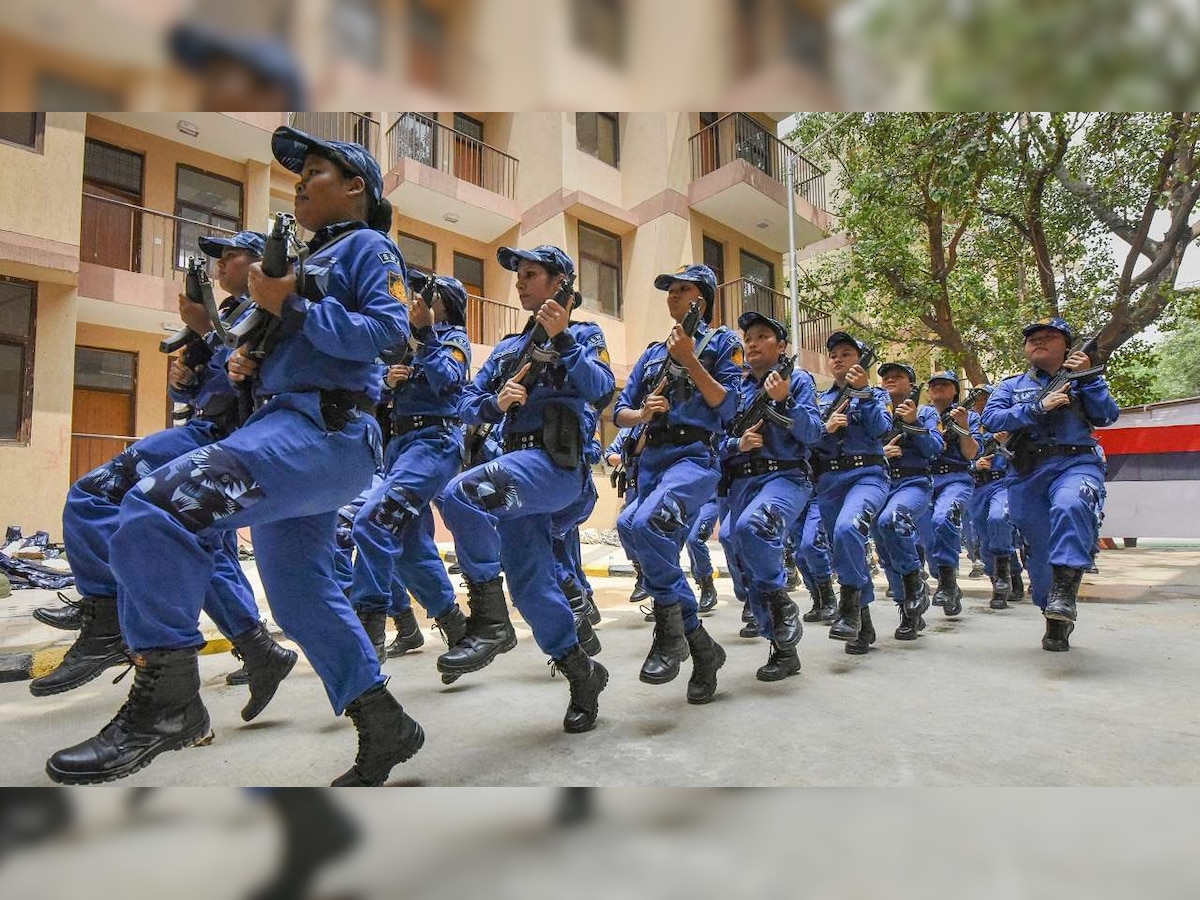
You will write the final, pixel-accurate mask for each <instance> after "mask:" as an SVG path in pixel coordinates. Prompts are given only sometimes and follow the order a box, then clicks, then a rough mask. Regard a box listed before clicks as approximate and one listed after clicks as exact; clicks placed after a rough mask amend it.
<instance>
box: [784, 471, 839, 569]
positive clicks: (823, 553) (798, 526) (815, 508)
mask: <svg viewBox="0 0 1200 900" xmlns="http://www.w3.org/2000/svg"><path fill="white" fill-rule="evenodd" d="M792 546H793V548H794V549H795V552H796V562H797V563H798V564H799V566H800V574H801V576H803V578H804V583H805V584H806V585H807V586H808V589H809V590H812V589H813V588H814V586H815V585H816V583H817V582H821V581H829V580H831V579H832V578H833V564H832V562H830V559H829V540H828V539H827V538H826V537H825V529H824V528H822V527H821V507H820V504H818V503H817V499H816V493H815V492H814V494H813V496H812V497H811V498H810V499H809V501H808V507H807V508H806V509H805V510H804V514H803V515H801V516H800V517H799V518H798V519H797V520H796V521H795V523H794V524H793V525H792ZM810 581H811V582H812V583H810Z"/></svg>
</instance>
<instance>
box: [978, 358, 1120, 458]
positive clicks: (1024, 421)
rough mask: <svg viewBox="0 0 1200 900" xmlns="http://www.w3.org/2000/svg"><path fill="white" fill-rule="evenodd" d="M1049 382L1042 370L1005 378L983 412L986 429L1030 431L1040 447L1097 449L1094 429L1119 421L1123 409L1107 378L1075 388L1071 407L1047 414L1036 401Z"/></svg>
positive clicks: (1074, 386)
mask: <svg viewBox="0 0 1200 900" xmlns="http://www.w3.org/2000/svg"><path fill="white" fill-rule="evenodd" d="M1049 381H1050V376H1049V375H1047V374H1046V373H1045V372H1043V371H1041V370H1040V369H1030V370H1029V371H1027V372H1025V373H1023V374H1021V375H1013V376H1012V377H1010V378H1005V379H1004V380H1003V381H1001V382H1000V383H999V384H998V385H996V389H995V390H994V391H992V395H991V396H990V397H989V398H988V402H987V406H985V407H984V408H983V427H985V428H986V429H987V430H988V431H991V432H993V433H995V432H998V431H1016V430H1017V429H1018V428H1028V429H1029V432H1028V433H1029V436H1030V438H1032V439H1033V441H1034V443H1037V444H1076V445H1084V444H1092V445H1095V444H1096V443H1097V441H1096V438H1095V437H1094V436H1093V435H1092V428H1093V427H1096V428H1103V427H1104V426H1105V425H1111V424H1112V423H1113V422H1115V421H1117V416H1119V415H1120V409H1119V408H1118V407H1117V402H1116V401H1115V400H1113V398H1112V394H1110V393H1109V392H1108V382H1107V381H1105V380H1104V378H1103V377H1097V378H1096V380H1095V381H1092V382H1089V383H1087V384H1075V385H1072V386H1071V395H1072V397H1073V398H1074V399H1073V400H1072V402H1071V405H1070V406H1063V407H1061V408H1059V409H1056V410H1053V411H1052V412H1048V413H1047V412H1043V411H1042V409H1041V407H1040V405H1039V404H1037V403H1035V402H1034V400H1035V398H1036V397H1037V395H1038V393H1039V392H1040V391H1041V390H1042V388H1044V387H1045V386H1046V385H1047V384H1048V383H1049Z"/></svg>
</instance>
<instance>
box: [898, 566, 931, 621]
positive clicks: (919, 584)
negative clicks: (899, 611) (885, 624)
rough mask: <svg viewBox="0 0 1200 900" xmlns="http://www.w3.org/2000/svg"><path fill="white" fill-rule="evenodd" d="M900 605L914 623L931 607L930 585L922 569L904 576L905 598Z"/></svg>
mask: <svg viewBox="0 0 1200 900" xmlns="http://www.w3.org/2000/svg"><path fill="white" fill-rule="evenodd" d="M900 605H901V607H902V608H903V609H904V610H906V611H907V612H908V614H909V618H911V619H912V621H913V622H914V623H915V622H916V621H917V620H918V619H920V618H921V616H922V615H924V613H925V611H926V610H927V609H929V587H928V585H926V584H925V579H924V578H922V577H921V573H920V571H915V572H910V573H909V574H907V575H905V576H904V600H903V601H902V603H901V604H900Z"/></svg>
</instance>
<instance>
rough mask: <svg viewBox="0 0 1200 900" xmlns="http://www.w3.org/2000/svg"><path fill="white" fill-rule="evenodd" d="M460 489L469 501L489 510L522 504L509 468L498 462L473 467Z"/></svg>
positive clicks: (510, 507) (511, 507) (509, 507)
mask: <svg viewBox="0 0 1200 900" xmlns="http://www.w3.org/2000/svg"><path fill="white" fill-rule="evenodd" d="M459 489H460V490H461V491H462V493H463V495H464V496H465V497H466V499H467V501H468V502H469V503H471V504H472V505H473V506H477V507H479V508H480V509H482V510H485V511H487V512H491V511H492V510H493V509H501V508H503V509H513V508H515V507H518V506H520V505H521V497H520V495H519V494H518V493H517V485H516V483H515V482H514V481H513V478H512V476H511V475H510V474H509V473H508V470H507V469H505V468H504V466H502V465H500V464H499V463H498V462H494V461H493V462H490V463H485V464H484V465H482V466H477V467H476V468H474V469H472V470H471V472H470V473H469V474H468V475H467V477H466V478H464V479H463V480H462V482H461V483H460V485H459Z"/></svg>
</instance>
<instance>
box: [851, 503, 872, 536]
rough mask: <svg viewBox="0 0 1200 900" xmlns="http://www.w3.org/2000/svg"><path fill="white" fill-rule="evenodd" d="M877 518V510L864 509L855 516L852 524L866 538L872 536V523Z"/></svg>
mask: <svg viewBox="0 0 1200 900" xmlns="http://www.w3.org/2000/svg"><path fill="white" fill-rule="evenodd" d="M874 520H875V511H874V510H870V509H864V510H862V512H860V513H859V514H858V515H857V516H855V517H854V522H853V523H852V526H853V528H854V530H855V531H857V532H858V533H859V534H861V535H862V536H863V537H864V538H869V537H870V536H871V523H872V522H873V521H874Z"/></svg>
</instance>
